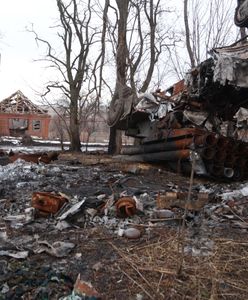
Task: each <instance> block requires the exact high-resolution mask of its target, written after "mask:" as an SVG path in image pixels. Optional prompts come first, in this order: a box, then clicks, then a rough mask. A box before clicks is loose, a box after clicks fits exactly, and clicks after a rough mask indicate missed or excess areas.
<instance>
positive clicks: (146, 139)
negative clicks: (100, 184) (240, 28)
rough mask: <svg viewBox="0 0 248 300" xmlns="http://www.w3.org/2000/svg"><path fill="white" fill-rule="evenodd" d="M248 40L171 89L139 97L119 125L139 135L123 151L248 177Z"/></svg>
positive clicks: (216, 54) (208, 172) (217, 53)
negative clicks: (136, 142) (132, 143)
mask: <svg viewBox="0 0 248 300" xmlns="http://www.w3.org/2000/svg"><path fill="white" fill-rule="evenodd" d="M247 58H248V43H245V45H239V44H236V45H233V46H230V47H224V48H220V49H213V51H212V57H211V58H210V59H208V60H206V61H204V62H202V63H201V64H200V65H199V66H198V67H197V68H194V69H192V70H190V71H189V72H188V74H187V75H186V77H185V79H184V80H182V81H180V82H178V83H177V84H175V85H174V86H172V87H171V88H169V89H168V90H166V91H162V92H161V91H160V90H157V91H156V92H154V93H152V94H148V93H145V94H143V95H141V96H140V97H139V98H136V99H135V100H134V101H133V103H132V109H131V110H130V111H129V112H128V111H125V108H123V107H122V109H123V111H122V113H121V117H120V119H119V122H118V124H117V125H116V126H117V128H119V129H121V130H125V133H126V135H128V136H132V137H134V138H136V139H137V140H138V139H139V141H140V143H139V145H135V146H132V147H125V148H124V149H123V150H122V154H125V155H128V156H129V160H132V161H146V162H166V163H167V164H169V165H170V166H171V167H172V168H174V169H176V170H177V171H178V170H180V171H182V172H187V171H189V170H190V169H191V165H192V161H193V160H194V161H195V166H196V167H195V173H196V174H199V175H205V176H210V177H213V178H225V179H231V180H241V179H245V178H248V134H247V132H248V130H247V128H248V98H247V94H248V75H247V74H248V63H247Z"/></svg>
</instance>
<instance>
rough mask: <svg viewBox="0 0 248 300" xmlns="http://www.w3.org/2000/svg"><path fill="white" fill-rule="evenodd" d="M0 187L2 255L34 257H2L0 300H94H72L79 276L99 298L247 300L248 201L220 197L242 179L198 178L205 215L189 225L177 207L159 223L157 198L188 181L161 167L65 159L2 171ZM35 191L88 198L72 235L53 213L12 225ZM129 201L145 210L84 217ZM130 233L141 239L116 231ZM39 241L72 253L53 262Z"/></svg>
mask: <svg viewBox="0 0 248 300" xmlns="http://www.w3.org/2000/svg"><path fill="white" fill-rule="evenodd" d="M0 167H1V166H0ZM0 181H1V187H0V212H1V234H2V235H1V236H0V242H1V244H0V253H1V252H2V251H16V252H20V251H27V252H28V255H27V257H25V258H19V259H17V258H13V257H10V256H8V255H6V252H5V255H4V253H3V252H2V253H1V255H0V299H97V298H96V297H95V298H94V297H93V296H92V297H88V298H87V297H84V298H83V297H81V298H80V297H79V296H75V295H72V290H73V288H74V284H75V282H76V279H77V277H78V275H79V274H80V277H81V279H82V280H83V281H86V282H90V283H91V284H92V286H93V288H94V289H95V290H96V291H97V292H98V293H99V295H100V297H99V299H247V292H248V288H247V282H248V271H247V270H248V242H247V228H248V226H247V224H248V218H247V217H246V213H247V207H246V206H247V204H246V202H245V197H243V198H238V200H237V199H236V198H235V197H233V196H232V197H231V198H230V199H228V200H225V201H223V199H220V195H221V194H222V193H224V192H226V191H228V192H230V191H233V190H237V189H239V188H244V187H245V186H246V183H245V182H243V183H232V182H228V183H221V182H218V183H216V182H214V181H211V180H208V179H205V178H195V179H194V182H193V192H194V193H198V192H199V191H206V192H207V193H208V194H209V195H211V197H210V198H209V202H208V203H207V204H206V205H205V206H204V207H203V208H202V209H201V210H198V211H196V212H192V211H190V212H188V214H187V217H186V219H185V221H186V223H185V224H184V221H183V220H184V213H185V210H184V209H182V208H180V207H177V208H172V209H171V212H172V213H173V217H171V218H158V217H154V211H156V209H157V207H156V206H157V203H156V199H157V197H158V195H159V194H162V193H164V192H167V191H180V192H187V191H188V190H189V177H188V176H182V175H180V174H175V173H173V172H170V171H168V170H167V169H166V168H164V167H162V166H161V165H147V164H138V163H126V162H125V161H124V162H121V161H119V160H115V159H113V158H111V157H108V156H107V155H102V154H101V155H97V154H96V155H85V154H77V155H75V154H73V153H65V154H63V155H60V157H59V160H58V161H55V162H52V163H51V164H49V165H43V164H42V165H36V164H31V163H24V162H17V163H14V164H11V165H7V166H4V167H2V169H1V178H0ZM34 191H50V192H52V191H53V192H54V191H55V192H62V193H64V194H66V195H67V196H69V197H70V198H71V199H73V200H72V202H73V201H74V202H77V201H80V200H82V199H85V200H86V202H85V203H86V204H85V205H84V206H83V208H82V209H81V210H80V211H79V212H78V213H77V214H76V215H73V216H72V217H71V218H69V219H66V221H67V224H69V226H68V227H67V228H59V227H58V226H57V225H58V219H57V216H51V215H50V216H46V217H41V216H40V215H37V214H36V215H35V218H34V220H32V221H31V222H27V223H25V224H17V223H13V222H12V221H10V218H9V219H8V218H6V217H8V216H16V215H20V214H23V212H24V211H25V209H27V208H29V207H30V206H31V198H32V193H33V192H34ZM123 195H128V196H132V197H133V196H135V197H136V198H138V199H139V200H140V201H143V204H144V209H143V211H138V212H137V213H136V214H135V215H134V216H132V217H129V218H119V217H118V216H116V214H115V211H111V210H109V211H108V212H107V213H106V214H105V215H104V214H102V213H99V210H97V212H98V214H97V215H94V216H93V217H92V216H91V215H90V214H89V213H88V211H89V209H93V210H94V209H97V208H99V206H101V205H102V202H106V200H107V199H109V197H111V196H112V197H113V198H114V199H118V198H120V197H121V196H123ZM228 201H229V202H228ZM230 201H231V202H230ZM235 201H239V202H238V203H236V202H235ZM240 201H242V202H240ZM230 203H231V204H230ZM239 203H242V205H240V207H239V208H241V207H242V211H240V210H239V208H237V207H236V206H238V204H239ZM95 211H96V210H95ZM129 227H134V228H136V229H138V230H139V232H140V237H139V238H137V239H129V238H127V237H124V236H121V234H119V231H120V228H122V229H125V228H129ZM41 241H42V242H44V241H45V242H46V243H48V244H49V245H51V244H53V243H54V242H56V241H63V242H68V243H72V244H73V245H74V247H73V249H71V251H69V252H66V254H65V255H61V257H56V256H55V255H51V254H49V253H47V252H39V251H37V249H36V248H37V244H39V242H41ZM77 297H78V298H77Z"/></svg>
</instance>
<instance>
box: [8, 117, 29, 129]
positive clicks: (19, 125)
mask: <svg viewBox="0 0 248 300" xmlns="http://www.w3.org/2000/svg"><path fill="white" fill-rule="evenodd" d="M9 129H14V130H16V129H18V130H25V129H28V120H27V119H9Z"/></svg>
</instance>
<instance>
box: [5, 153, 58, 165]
mask: <svg viewBox="0 0 248 300" xmlns="http://www.w3.org/2000/svg"><path fill="white" fill-rule="evenodd" d="M8 156H9V161H10V162H14V161H16V160H17V159H23V160H25V161H28V162H33V163H40V162H42V163H45V164H49V163H50V162H51V161H53V160H57V159H58V156H59V153H58V152H54V151H53V152H48V153H46V152H45V153H44V152H43V153H21V152H17V153H14V152H12V151H11V152H10V153H9V155H8Z"/></svg>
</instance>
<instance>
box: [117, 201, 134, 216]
mask: <svg viewBox="0 0 248 300" xmlns="http://www.w3.org/2000/svg"><path fill="white" fill-rule="evenodd" d="M115 207H116V210H117V215H118V216H119V217H121V218H126V217H131V216H133V215H135V213H136V203H135V200H134V199H133V198H132V197H123V198H120V199H119V200H117V202H116V203H115Z"/></svg>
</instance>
